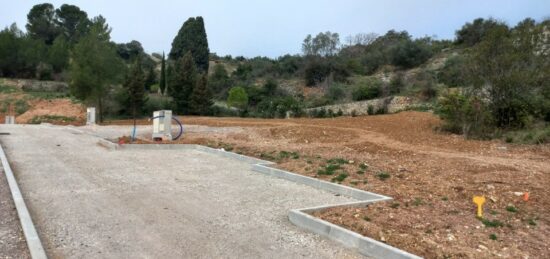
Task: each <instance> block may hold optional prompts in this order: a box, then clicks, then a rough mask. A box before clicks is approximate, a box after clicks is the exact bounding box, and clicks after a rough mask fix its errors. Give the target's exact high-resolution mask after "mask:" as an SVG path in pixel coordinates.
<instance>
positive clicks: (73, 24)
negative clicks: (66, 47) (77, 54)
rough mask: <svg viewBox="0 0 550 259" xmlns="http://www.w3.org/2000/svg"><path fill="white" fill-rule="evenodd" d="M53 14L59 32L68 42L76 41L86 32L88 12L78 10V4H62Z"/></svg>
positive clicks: (88, 22) (88, 23)
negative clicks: (55, 17)
mask: <svg viewBox="0 0 550 259" xmlns="http://www.w3.org/2000/svg"><path fill="white" fill-rule="evenodd" d="M55 14H56V16H57V20H56V23H57V25H58V26H59V29H60V32H61V33H62V34H63V36H65V37H66V38H67V40H68V42H69V43H71V44H74V43H76V42H77V41H78V39H80V37H82V36H84V35H85V34H86V33H87V32H88V29H89V26H90V20H89V19H88V14H87V13H86V12H84V11H82V10H80V8H79V7H78V6H75V5H69V4H63V5H62V6H61V7H60V8H58V9H57V10H55Z"/></svg>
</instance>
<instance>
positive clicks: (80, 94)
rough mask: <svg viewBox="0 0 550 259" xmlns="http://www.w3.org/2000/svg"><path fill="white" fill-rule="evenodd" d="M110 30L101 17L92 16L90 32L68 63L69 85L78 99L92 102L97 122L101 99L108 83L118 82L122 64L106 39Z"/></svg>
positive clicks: (101, 105) (107, 87)
mask: <svg viewBox="0 0 550 259" xmlns="http://www.w3.org/2000/svg"><path fill="white" fill-rule="evenodd" d="M110 31H111V29H110V28H109V26H108V25H107V23H106V22H105V19H104V18H102V17H98V18H94V19H93V23H92V26H91V28H90V32H89V33H88V34H87V35H86V36H84V37H82V39H81V40H80V41H79V42H78V43H77V44H76V45H75V46H74V49H73V52H72V56H71V59H72V61H71V65H70V74H71V81H70V88H71V92H72V94H73V95H74V96H75V97H77V98H78V99H80V100H84V101H88V102H92V103H95V105H97V108H98V114H99V121H100V122H101V121H103V100H104V98H105V95H106V94H107V93H108V92H109V86H110V85H111V84H114V83H117V82H119V80H120V76H121V75H122V74H123V73H122V72H123V71H124V65H123V63H122V61H121V60H120V58H119V57H118V55H117V54H116V50H115V47H114V44H112V43H110V42H109V39H110V35H109V34H110Z"/></svg>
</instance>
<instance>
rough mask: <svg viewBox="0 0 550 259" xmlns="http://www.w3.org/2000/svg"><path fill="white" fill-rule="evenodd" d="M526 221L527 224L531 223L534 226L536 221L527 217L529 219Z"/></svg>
mask: <svg viewBox="0 0 550 259" xmlns="http://www.w3.org/2000/svg"><path fill="white" fill-rule="evenodd" d="M527 223H529V225H531V226H536V225H537V222H536V221H535V219H529V221H528V222H527Z"/></svg>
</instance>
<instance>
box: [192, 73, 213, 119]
mask: <svg viewBox="0 0 550 259" xmlns="http://www.w3.org/2000/svg"><path fill="white" fill-rule="evenodd" d="M212 104H213V103H212V93H211V92H210V89H208V79H207V76H206V74H203V75H202V76H201V77H200V78H199V80H197V84H196V86H195V88H194V89H193V93H192V94H191V98H190V100H189V106H190V109H191V113H192V114H195V115H207V114H208V112H209V110H210V106H212Z"/></svg>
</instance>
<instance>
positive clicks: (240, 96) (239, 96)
mask: <svg viewBox="0 0 550 259" xmlns="http://www.w3.org/2000/svg"><path fill="white" fill-rule="evenodd" d="M227 104H228V105H229V106H232V107H235V108H238V109H241V110H244V109H246V107H247V106H248V94H247V93H246V91H245V90H244V88H242V87H240V86H238V87H233V88H231V90H229V96H228V97H227Z"/></svg>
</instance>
